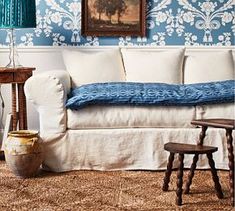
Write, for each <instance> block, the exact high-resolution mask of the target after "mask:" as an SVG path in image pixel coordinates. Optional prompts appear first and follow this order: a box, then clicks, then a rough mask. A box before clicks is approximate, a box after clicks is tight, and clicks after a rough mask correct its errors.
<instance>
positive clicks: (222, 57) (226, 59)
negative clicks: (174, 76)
mask: <svg viewBox="0 0 235 211" xmlns="http://www.w3.org/2000/svg"><path fill="white" fill-rule="evenodd" d="M233 79H234V64H233V56H232V51H220V52H219V51H217V52H211V51H209V52H195V53H192V54H191V55H189V56H187V58H186V60H185V67H184V83H185V84H190V83H204V82H212V81H222V80H233Z"/></svg>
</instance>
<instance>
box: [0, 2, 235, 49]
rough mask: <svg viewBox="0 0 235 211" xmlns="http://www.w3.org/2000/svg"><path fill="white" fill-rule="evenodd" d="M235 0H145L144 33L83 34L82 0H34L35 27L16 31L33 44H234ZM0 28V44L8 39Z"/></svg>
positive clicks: (20, 40) (20, 39) (23, 40)
mask: <svg viewBox="0 0 235 211" xmlns="http://www.w3.org/2000/svg"><path fill="white" fill-rule="evenodd" d="M234 8H235V0H147V11H146V19H147V36H146V37H90V36H88V37H83V36H81V34H80V31H81V0H37V28H36V29H24V30H20V31H17V37H18V40H17V42H18V44H20V45H23V46H32V45H39V46H40V45H44V46H45V45H48V46H51V45H54V46H58V45H75V46H76V45H85V46H98V45H120V46H124V45H152V46H156V45H161V46H163V45H190V46H198V45H223V46H231V45H234V44H235V40H234V37H235V36H234V35H235V10H234ZM6 35H7V32H6V31H5V30H1V31H0V45H6V44H7V43H8V42H9V40H8V39H7V38H6V37H7V36H6Z"/></svg>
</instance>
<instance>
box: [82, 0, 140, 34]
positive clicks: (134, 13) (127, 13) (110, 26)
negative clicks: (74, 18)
mask: <svg viewBox="0 0 235 211" xmlns="http://www.w3.org/2000/svg"><path fill="white" fill-rule="evenodd" d="M82 33H83V34H84V35H95V36H102V35H103V36H108V35H110V36H122V35H124V36H127V35H132V36H135V35H136V36H144V35H145V1H143V0H83V5H82Z"/></svg>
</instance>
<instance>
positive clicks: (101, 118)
mask: <svg viewBox="0 0 235 211" xmlns="http://www.w3.org/2000/svg"><path fill="white" fill-rule="evenodd" d="M67 114H68V128H69V129H73V130H76V129H82V128H83V129H87V128H137V127H144V128H146V127H157V128H159V127H172V128H177V127H178V128H183V127H192V126H191V124H190V122H191V120H193V119H194V118H195V117H196V112H195V107H193V106H191V107H174V106H169V107H162V106H151V107H147V106H89V107H86V108H83V109H81V110H78V111H73V110H70V109H68V110H67Z"/></svg>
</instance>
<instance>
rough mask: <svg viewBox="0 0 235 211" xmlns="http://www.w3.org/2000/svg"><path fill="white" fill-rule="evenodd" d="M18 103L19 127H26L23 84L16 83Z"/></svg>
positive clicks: (21, 128)
mask: <svg viewBox="0 0 235 211" xmlns="http://www.w3.org/2000/svg"><path fill="white" fill-rule="evenodd" d="M18 105H19V128H20V130H26V129H27V113H26V99H25V95H24V84H18Z"/></svg>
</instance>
